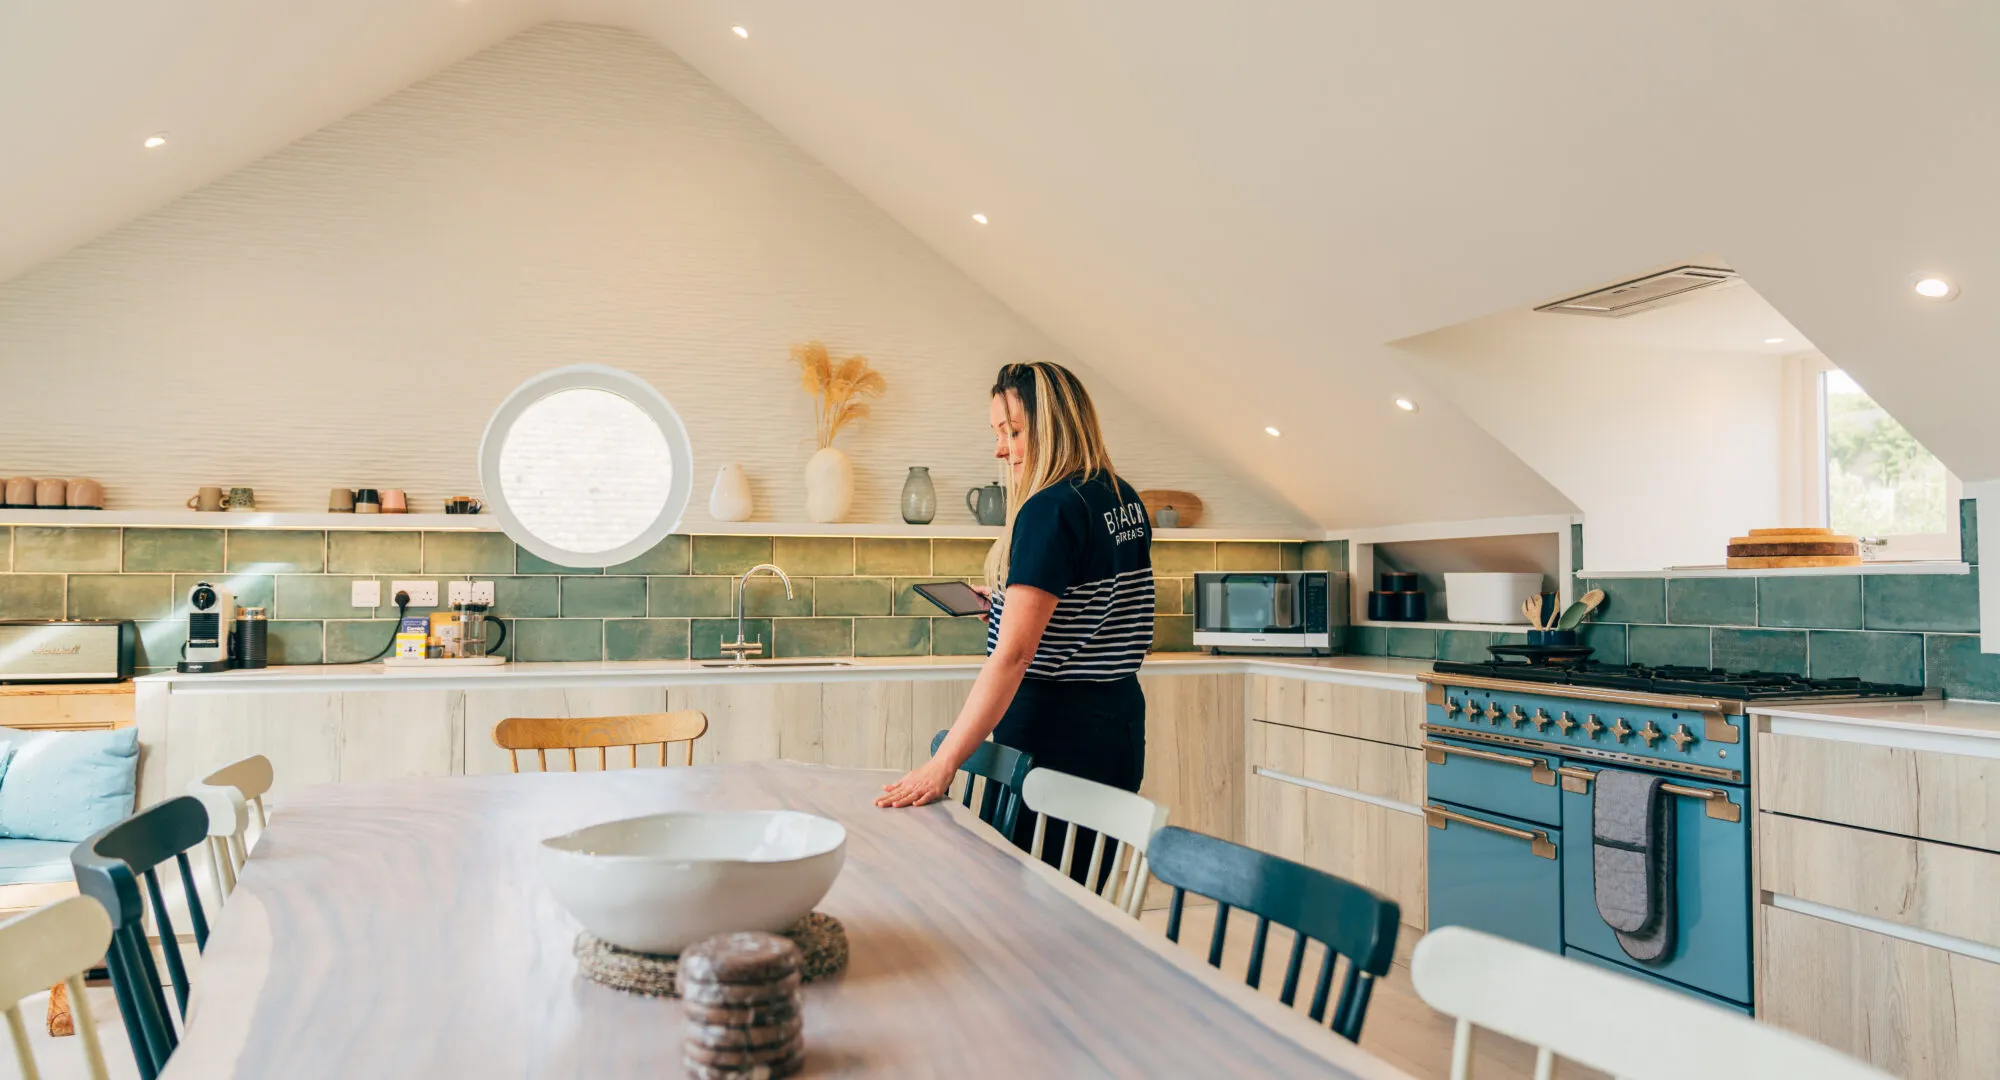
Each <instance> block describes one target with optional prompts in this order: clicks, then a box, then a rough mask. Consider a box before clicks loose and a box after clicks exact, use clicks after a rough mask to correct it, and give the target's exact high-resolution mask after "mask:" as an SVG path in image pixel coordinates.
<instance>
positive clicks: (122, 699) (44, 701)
mask: <svg viewBox="0 0 2000 1080" xmlns="http://www.w3.org/2000/svg"><path fill="white" fill-rule="evenodd" d="M130 723H132V684H131V683H129V682H122V683H63V684H50V685H40V684H36V685H21V686H0V727H10V728H22V729H26V730H56V731H89V730H93V729H101V728H120V727H125V726H126V725H128V724H130Z"/></svg>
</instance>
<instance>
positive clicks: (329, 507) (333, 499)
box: [326, 488, 354, 514]
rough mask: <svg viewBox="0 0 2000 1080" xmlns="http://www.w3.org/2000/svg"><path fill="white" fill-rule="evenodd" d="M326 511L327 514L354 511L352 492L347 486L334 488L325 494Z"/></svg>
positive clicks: (350, 512)
mask: <svg viewBox="0 0 2000 1080" xmlns="http://www.w3.org/2000/svg"><path fill="white" fill-rule="evenodd" d="M326 512H327V513H329V514H352V513H353V512H354V492H353V491H352V490H351V489H349V488H334V489H333V490H332V491H329V492H327V494H326Z"/></svg>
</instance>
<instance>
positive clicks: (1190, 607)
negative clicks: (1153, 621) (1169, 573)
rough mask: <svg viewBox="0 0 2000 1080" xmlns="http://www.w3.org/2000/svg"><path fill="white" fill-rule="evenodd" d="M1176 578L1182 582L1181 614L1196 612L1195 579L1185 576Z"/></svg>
mask: <svg viewBox="0 0 2000 1080" xmlns="http://www.w3.org/2000/svg"><path fill="white" fill-rule="evenodd" d="M1174 580H1175V581H1178V582H1180V583H1181V614H1183V615H1192V614H1194V579H1193V578H1191V577H1184V578H1175V579H1174ZM1169 614H1170V613H1169Z"/></svg>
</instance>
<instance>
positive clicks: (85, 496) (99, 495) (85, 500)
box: [69, 479, 104, 510]
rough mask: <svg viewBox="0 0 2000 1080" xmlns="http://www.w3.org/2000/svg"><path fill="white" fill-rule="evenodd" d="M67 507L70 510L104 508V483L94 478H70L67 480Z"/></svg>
mask: <svg viewBox="0 0 2000 1080" xmlns="http://www.w3.org/2000/svg"><path fill="white" fill-rule="evenodd" d="M69 508H70V509H71V510H102V509H104V485H103V484H100V483H98V482H97V481H95V480H83V479H77V480H71V481H70V482H69Z"/></svg>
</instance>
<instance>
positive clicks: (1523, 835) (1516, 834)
mask: <svg viewBox="0 0 2000 1080" xmlns="http://www.w3.org/2000/svg"><path fill="white" fill-rule="evenodd" d="M1454 821H1456V822H1458V823H1459V824H1460V825H1470V826H1472V827H1473V828H1475V829H1485V830H1486V831H1487V832H1497V833H1499V834H1500V835H1502V836H1511V837H1513V838H1514V839H1516V840H1526V841H1527V842H1528V850H1529V851H1531V852H1533V853H1534V854H1535V856H1536V857H1537V858H1542V859H1553V858H1555V857H1556V846H1555V844H1553V843H1551V842H1550V841H1549V834H1548V833H1545V832H1543V831H1542V830H1540V829H1536V830H1535V831H1533V832H1529V831H1528V830H1526V829H1516V828H1512V827H1510V826H1507V825H1495V824H1494V823H1492V822H1490V821H1481V820H1479V819H1478V818H1476V817H1470V816H1468V815H1465V814H1460V813H1456V812H1454V811H1451V810H1446V809H1445V808H1444V807H1442V806H1426V807H1424V823H1425V824H1427V825H1429V826H1430V827H1431V828H1433V829H1442V828H1444V827H1445V826H1446V825H1448V824H1450V823H1451V822H1454Z"/></svg>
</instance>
